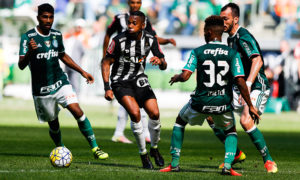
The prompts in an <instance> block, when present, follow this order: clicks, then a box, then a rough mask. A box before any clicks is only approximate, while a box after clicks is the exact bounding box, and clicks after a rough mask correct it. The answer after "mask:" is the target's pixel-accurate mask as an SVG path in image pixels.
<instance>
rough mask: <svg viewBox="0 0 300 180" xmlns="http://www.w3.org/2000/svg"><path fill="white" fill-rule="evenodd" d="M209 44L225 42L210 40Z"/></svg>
mask: <svg viewBox="0 0 300 180" xmlns="http://www.w3.org/2000/svg"><path fill="white" fill-rule="evenodd" d="M208 44H223V43H222V42H221V41H209V42H208Z"/></svg>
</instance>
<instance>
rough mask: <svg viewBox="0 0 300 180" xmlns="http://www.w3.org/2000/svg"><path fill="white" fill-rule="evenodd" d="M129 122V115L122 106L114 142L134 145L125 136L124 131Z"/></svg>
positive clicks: (113, 138)
mask: <svg viewBox="0 0 300 180" xmlns="http://www.w3.org/2000/svg"><path fill="white" fill-rule="evenodd" d="M127 121H128V113H127V111H126V109H125V108H124V107H123V106H121V105H120V107H119V110H118V121H117V125H116V129H115V132H114V135H113V137H112V141H114V142H121V143H128V144H131V143H132V142H131V141H130V140H129V139H127V138H126V137H125V135H124V130H125V127H126V123H127Z"/></svg>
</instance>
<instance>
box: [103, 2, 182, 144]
mask: <svg viewBox="0 0 300 180" xmlns="http://www.w3.org/2000/svg"><path fill="white" fill-rule="evenodd" d="M141 5H142V0H128V6H129V12H127V13H123V14H118V15H116V16H115V17H114V20H113V22H112V23H111V24H110V25H109V26H108V28H107V30H106V34H105V38H104V42H103V58H104V57H105V55H106V50H107V47H108V43H109V40H110V37H111V36H112V35H113V34H114V33H115V32H117V33H118V34H120V33H121V32H124V31H125V30H126V29H127V21H128V17H129V13H130V12H134V11H139V10H140V8H141ZM145 22H146V27H145V30H146V31H148V32H149V33H151V34H152V35H153V36H155V37H156V38H157V40H158V42H159V43H160V44H162V45H165V44H169V43H171V44H173V45H174V46H176V41H175V40H174V39H172V38H171V39H164V38H161V37H158V36H157V35H156V32H155V31H154V29H153V28H152V25H151V23H150V21H149V19H148V18H147V17H146V20H145ZM127 120H128V113H127V111H126V110H125V109H124V107H123V106H120V108H119V111H118V121H117V126H116V129H115V132H114V135H113V137H112V141H114V142H122V143H132V142H131V141H130V140H128V139H127V138H126V137H125V136H124V130H125V127H126V122H127ZM141 121H142V123H143V129H144V134H145V139H146V142H147V143H149V142H150V138H149V131H148V126H147V116H146V113H145V111H144V109H141Z"/></svg>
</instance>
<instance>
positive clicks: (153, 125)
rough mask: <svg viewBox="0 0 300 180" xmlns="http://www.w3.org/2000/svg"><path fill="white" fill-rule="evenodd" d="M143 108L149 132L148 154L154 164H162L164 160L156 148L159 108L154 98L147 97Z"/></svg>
mask: <svg viewBox="0 0 300 180" xmlns="http://www.w3.org/2000/svg"><path fill="white" fill-rule="evenodd" d="M144 109H145V111H146V112H147V114H148V116H149V118H150V119H149V122H148V128H149V132H150V139H151V148H150V156H152V157H153V158H154V159H155V164H156V165H158V166H164V164H165V162H164V159H163V157H162V156H161V154H160V153H159V150H158V141H159V139H160V128H161V124H160V119H159V109H158V105H157V100H156V99H148V100H146V101H145V102H144Z"/></svg>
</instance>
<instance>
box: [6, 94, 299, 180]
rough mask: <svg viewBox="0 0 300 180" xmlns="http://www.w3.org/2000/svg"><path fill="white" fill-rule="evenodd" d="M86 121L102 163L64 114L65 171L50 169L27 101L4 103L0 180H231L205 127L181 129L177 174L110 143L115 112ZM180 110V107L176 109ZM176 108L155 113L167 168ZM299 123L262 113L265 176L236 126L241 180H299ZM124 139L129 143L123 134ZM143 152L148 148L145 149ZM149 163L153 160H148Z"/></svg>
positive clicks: (42, 127)
mask: <svg viewBox="0 0 300 180" xmlns="http://www.w3.org/2000/svg"><path fill="white" fill-rule="evenodd" d="M82 108H83V110H84V111H85V114H86V115H87V116H88V117H89V119H90V121H91V123H92V125H93V128H94V131H95V135H96V138H97V141H98V143H99V144H100V145H101V146H102V147H103V150H105V151H106V152H108V153H109V155H110V158H109V159H108V160H106V161H100V160H95V159H93V156H92V154H91V151H90V149H89V147H88V143H87V142H86V141H85V139H84V137H83V136H82V135H81V133H80V131H79V130H78V128H77V125H76V124H77V123H76V121H75V120H74V119H73V117H72V116H71V115H70V114H69V113H68V112H67V111H65V110H62V111H61V113H60V116H59V118H60V123H61V131H62V136H63V141H64V144H65V145H66V146H67V147H68V148H69V149H70V150H71V152H72V154H73V163H72V165H71V166H70V167H69V168H63V169H59V168H54V167H52V166H51V164H50V162H49V158H48V156H49V154H50V151H51V150H52V149H53V148H54V145H53V142H52V141H51V140H50V138H49V135H48V126H47V124H46V123H44V124H41V123H39V122H38V121H37V118H36V115H35V112H34V106H33V103H32V101H23V100H18V99H12V98H5V99H4V100H3V101H1V102H0V115H1V120H0V136H1V138H0V179H121V178H123V179H139V180H140V179H164V180H165V179H229V178H230V179H231V178H233V177H223V176H221V175H220V170H218V169H217V167H218V165H219V164H220V163H221V162H222V161H223V158H224V148H223V146H222V144H221V143H220V142H219V141H218V140H217V138H216V137H215V136H214V135H213V133H212V132H211V130H210V128H209V127H208V126H207V125H206V124H205V125H204V126H203V127H200V126H195V127H191V126H187V128H186V131H185V139H184V144H183V149H182V153H181V159H180V166H181V169H182V171H181V172H179V173H160V172H158V169H159V168H158V167H156V168H155V170H151V171H150V170H144V169H142V168H141V162H140V158H139V155H138V149H137V146H136V144H121V143H113V142H112V141H111V140H110V139H111V136H112V134H113V131H114V127H115V124H116V113H117V108H114V107H100V106H87V105H83V106H82ZM179 108H180V107H179ZM178 111H179V109H161V120H162V128H163V129H162V132H161V141H160V144H159V147H160V151H161V153H162V155H163V156H164V158H165V161H166V163H169V162H170V160H171V157H170V155H169V148H170V137H171V133H172V126H173V124H174V120H175V117H176V116H177V113H178ZM299 123H300V118H299V114H297V113H294V112H290V113H282V114H280V115H275V114H264V115H263V116H262V121H261V123H260V125H259V128H260V130H261V131H262V132H263V134H264V136H265V139H266V142H267V144H268V147H269V149H270V152H271V155H272V157H273V158H274V159H275V160H276V162H277V164H278V168H279V172H278V174H267V173H266V171H265V169H264V168H263V161H262V159H261V157H260V155H259V153H258V152H257V150H256V148H255V147H254V145H253V144H252V143H251V141H250V138H249V137H248V135H247V134H246V133H244V132H242V130H241V128H240V125H237V126H238V131H239V132H238V134H239V139H238V140H239V147H240V148H241V149H242V150H243V151H244V152H245V153H246V154H247V159H246V161H245V162H244V163H242V164H237V165H235V168H236V170H237V171H238V172H241V173H242V174H243V177H241V178H243V179H299V177H300V167H299V160H300V151H299V150H300V143H299V138H300V125H299ZM125 134H126V136H127V137H128V138H129V139H131V140H134V137H133V135H132V133H131V131H130V129H129V123H128V125H127V129H126V132H125ZM148 148H149V147H148ZM153 163H154V161H153Z"/></svg>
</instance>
